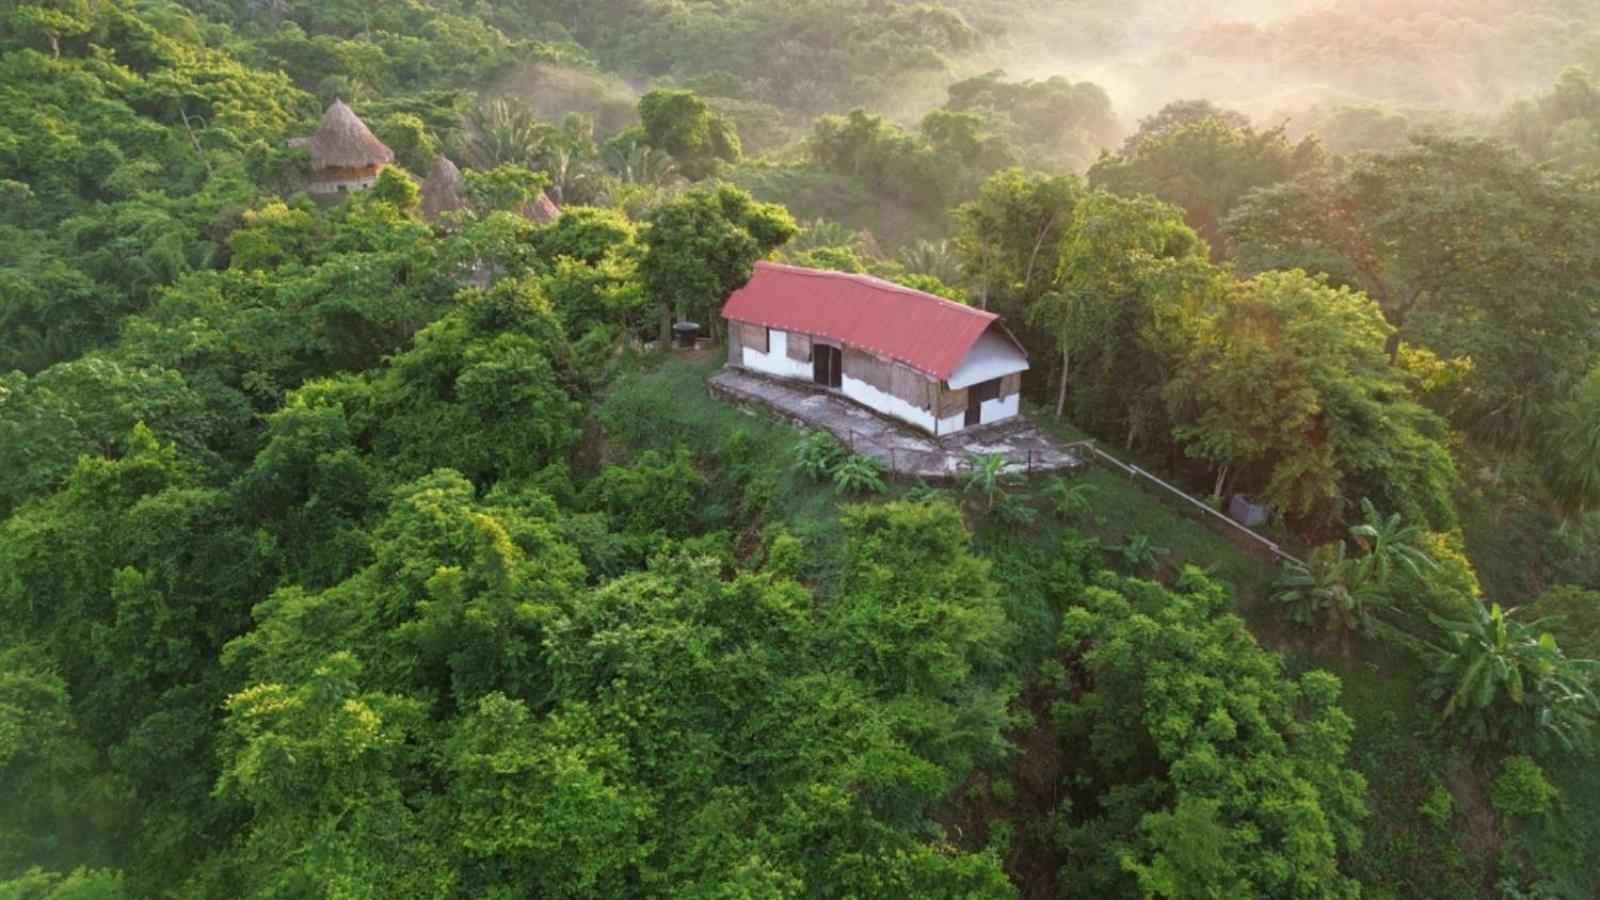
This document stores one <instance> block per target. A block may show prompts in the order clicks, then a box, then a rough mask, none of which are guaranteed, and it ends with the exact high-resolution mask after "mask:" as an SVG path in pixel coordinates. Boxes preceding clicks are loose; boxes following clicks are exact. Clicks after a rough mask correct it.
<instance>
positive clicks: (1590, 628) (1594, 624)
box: [1528, 585, 1600, 659]
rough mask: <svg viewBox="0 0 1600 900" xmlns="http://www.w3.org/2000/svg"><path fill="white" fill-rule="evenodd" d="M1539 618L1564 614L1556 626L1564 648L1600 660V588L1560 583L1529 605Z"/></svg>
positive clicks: (1582, 656)
mask: <svg viewBox="0 0 1600 900" xmlns="http://www.w3.org/2000/svg"><path fill="white" fill-rule="evenodd" d="M1528 612H1529V614H1530V615H1532V616H1533V617H1535V618H1539V619H1543V618H1549V617H1553V616H1560V617H1561V624H1559V625H1557V626H1556V627H1555V633H1556V635H1557V636H1558V637H1559V638H1560V639H1561V646H1562V648H1563V649H1565V650H1567V651H1569V652H1571V654H1572V655H1573V656H1574V657H1576V658H1579V659H1600V591H1592V590H1586V589H1584V588H1580V587H1577V586H1576V585H1559V586H1557V587H1553V588H1551V589H1549V590H1547V591H1545V592H1544V593H1542V594H1540V595H1539V599H1537V600H1535V601H1533V603H1532V604H1531V605H1529V607H1528Z"/></svg>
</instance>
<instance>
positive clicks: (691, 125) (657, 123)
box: [639, 89, 739, 181]
mask: <svg viewBox="0 0 1600 900" xmlns="http://www.w3.org/2000/svg"><path fill="white" fill-rule="evenodd" d="M639 122H640V125H641V127H642V128H643V131H644V141H645V143H646V144H649V145H650V146H651V147H655V148H656V149H658V150H662V151H665V152H666V153H667V154H668V155H669V156H671V157H672V159H673V161H674V162H676V163H677V166H678V171H680V172H682V173H683V174H684V177H686V178H688V179H689V180H690V181H699V180H700V179H702V178H705V177H706V176H707V175H710V174H712V173H713V172H714V171H715V170H716V165H717V163H719V162H729V163H733V162H738V161H739V135H738V132H736V131H735V130H734V127H733V123H732V122H730V121H728V119H727V117H725V116H723V115H721V114H719V113H717V112H714V111H713V110H712V109H711V107H709V106H707V105H706V102H705V101H704V100H702V99H700V97H699V96H697V95H696V94H695V93H694V92H693V91H681V90H661V89H657V90H653V91H649V92H648V93H646V94H645V95H644V96H642V97H640V98H639Z"/></svg>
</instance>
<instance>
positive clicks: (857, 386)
mask: <svg viewBox="0 0 1600 900" xmlns="http://www.w3.org/2000/svg"><path fill="white" fill-rule="evenodd" d="M839 390H840V392H841V393H843V394H844V395H845V396H846V397H849V398H850V399H851V400H854V401H855V402H857V403H859V404H861V405H862V406H865V407H867V408H869V409H875V410H877V411H878V412H881V413H883V414H884V415H886V416H894V417H895V418H896V419H899V420H901V421H903V422H910V423H911V424H912V425H915V426H917V427H918V428H921V429H924V430H926V431H929V432H932V431H933V430H934V420H933V413H932V412H930V411H928V410H926V409H920V408H918V407H916V406H913V405H912V404H910V403H908V402H906V401H905V400H901V399H900V398H899V397H896V396H895V395H893V394H888V393H885V392H883V391H880V390H878V389H877V388H875V387H873V386H872V385H870V384H867V383H866V382H865V381H857V380H856V379H854V378H851V377H850V376H849V375H846V376H844V378H843V379H841V381H840V388H839Z"/></svg>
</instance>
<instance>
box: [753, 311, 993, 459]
mask: <svg viewBox="0 0 1600 900" xmlns="http://www.w3.org/2000/svg"><path fill="white" fill-rule="evenodd" d="M813 343H814V341H813V339H812V337H811V336H810V335H805V334H799V333H793V334H791V333H789V332H785V331H783V330H781V329H777V328H772V329H768V328H764V327H762V326H760V325H753V324H751V323H748V322H731V323H729V328H728V361H729V363H731V364H733V365H736V366H742V367H743V368H746V369H750V370H751V371H754V372H760V373H762V374H764V375H770V376H772V377H774V378H787V379H793V380H796V381H804V382H806V383H808V384H809V383H810V382H811V381H812V365H811V358H812V345H813ZM840 357H841V367H842V370H843V371H842V373H841V377H840V386H839V393H841V394H843V395H844V396H845V397H848V398H849V399H851V400H853V401H855V402H856V403H859V404H861V405H862V406H865V407H867V408H868V409H872V410H875V411H877V412H879V413H882V414H884V415H886V416H892V417H894V418H896V419H899V420H901V421H903V422H906V423H909V424H911V425H915V426H916V427H918V428H921V429H923V430H924V431H927V432H928V433H930V434H934V435H946V434H953V433H955V432H957V431H960V430H962V428H964V427H965V425H966V416H967V392H966V390H965V389H960V390H952V389H951V388H949V387H948V386H946V385H943V384H941V383H940V382H937V381H935V380H934V379H932V378H930V377H928V376H927V375H925V374H923V373H922V372H919V371H917V370H916V369H913V368H911V367H910V366H908V365H906V364H904V363H902V362H898V361H896V360H893V359H889V358H888V357H883V356H878V355H877V354H875V353H872V352H871V351H867V350H862V349H860V348H857V347H844V348H843V349H842V351H841V354H840ZM1021 385H1022V379H1021V376H1020V375H1007V376H1005V377H1004V378H1002V379H1001V381H1000V392H1001V393H1000V397H999V398H998V399H996V400H987V401H984V404H983V406H982V409H981V411H980V416H981V419H980V421H981V422H982V423H984V424H987V423H989V422H998V421H1000V420H1001V419H1007V418H1010V417H1012V416H1015V415H1016V414H1017V412H1018V397H1019V395H1018V391H1019V390H1020V389H1021Z"/></svg>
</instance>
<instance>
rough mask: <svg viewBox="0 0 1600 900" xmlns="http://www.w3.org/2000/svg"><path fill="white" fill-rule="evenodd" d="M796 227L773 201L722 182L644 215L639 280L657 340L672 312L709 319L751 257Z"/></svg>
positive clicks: (746, 275) (742, 277)
mask: <svg viewBox="0 0 1600 900" xmlns="http://www.w3.org/2000/svg"><path fill="white" fill-rule="evenodd" d="M797 232H798V229H797V228H796V226H795V224H794V219H792V218H790V216H789V214H788V212H787V211H785V210H784V209H783V208H782V207H780V206H774V205H772V204H768V203H757V202H756V201H755V200H754V199H753V198H752V197H751V196H750V195H749V194H747V193H745V192H744V191H741V190H739V189H738V188H735V187H732V186H729V185H720V186H718V187H716V188H709V189H708V188H700V189H695V190H691V191H686V192H684V193H682V194H679V195H678V196H676V197H674V198H673V199H672V200H671V201H670V202H668V203H667V204H666V205H665V206H663V207H662V208H661V209H660V210H659V211H657V212H656V214H655V215H654V216H653V217H651V219H650V226H649V228H648V230H646V231H645V233H644V236H643V243H644V248H645V249H644V257H643V258H642V259H641V260H640V263H639V276H640V281H641V283H642V284H643V286H644V290H645V292H646V293H647V294H648V295H649V296H650V297H652V298H654V300H655V302H656V304H657V307H658V309H660V311H661V340H662V341H663V342H665V341H666V340H667V339H668V338H669V337H670V335H669V334H668V331H669V329H670V327H671V324H672V321H673V318H674V317H678V318H685V317H686V318H689V319H691V320H692V321H696V322H700V323H702V324H703V325H709V326H710V328H711V332H712V334H715V333H716V328H717V327H716V319H717V311H718V310H719V309H720V308H721V304H722V302H723V300H724V299H726V298H727V296H728V294H729V293H731V292H732V291H733V290H734V289H735V288H736V287H738V286H739V285H742V284H744V283H745V282H746V281H748V280H749V279H750V274H751V272H752V271H753V267H754V265H755V262H756V260H758V259H761V258H762V257H764V256H766V255H767V254H769V253H771V252H772V251H773V250H776V249H777V248H778V247H780V246H782V245H783V243H784V242H785V241H787V240H788V239H789V238H791V237H794V235H795V234H796V233H797Z"/></svg>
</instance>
